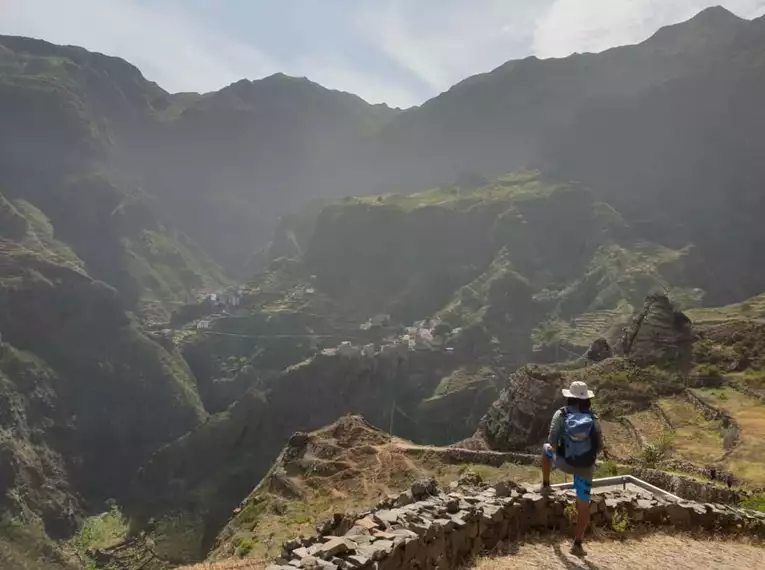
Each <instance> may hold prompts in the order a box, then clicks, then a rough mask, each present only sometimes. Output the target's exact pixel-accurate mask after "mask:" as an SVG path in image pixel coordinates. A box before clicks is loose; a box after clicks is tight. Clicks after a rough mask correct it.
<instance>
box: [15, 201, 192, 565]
mask: <svg viewBox="0 0 765 570" xmlns="http://www.w3.org/2000/svg"><path fill="white" fill-rule="evenodd" d="M22 212H24V213H22ZM30 213H32V214H34V213H37V214H38V217H28V216H30ZM0 216H2V217H3V220H2V221H3V224H2V227H3V231H2V235H1V236H0V332H1V333H2V344H0V455H1V456H2V461H1V463H2V468H0V520H2V521H4V522H3V524H7V525H10V527H9V528H10V529H11V530H13V529H16V530H15V531H14V532H11V533H9V534H8V537H9V538H7V539H6V538H4V540H6V541H7V540H10V541H11V542H12V543H13V544H11V545H10V546H8V545H7V544H6V543H4V544H5V546H7V547H8V548H9V552H11V551H12V553H13V552H15V553H16V554H12V553H11V554H8V556H13V557H12V558H10V560H17V558H14V557H18V556H21V555H22V554H21V553H24V552H26V553H27V554H28V555H29V557H30V558H29V560H24V561H23V564H27V563H29V564H32V563H33V561H34V560H37V559H38V558H40V557H42V558H40V559H41V560H48V562H49V563H51V564H53V563H56V564H59V563H64V561H65V558H64V557H62V556H61V555H60V554H56V552H57V551H56V549H55V548H53V547H52V546H51V545H49V544H47V543H46V540H48V538H46V537H52V538H66V537H68V536H70V535H71V534H72V533H73V532H74V531H75V530H76V529H77V525H78V524H79V521H80V518H81V516H82V514H83V513H84V512H85V511H86V510H87V509H88V508H90V507H93V506H97V505H99V504H100V503H101V502H102V501H103V500H105V499H107V498H116V499H118V500H119V499H122V498H123V497H124V496H125V492H126V490H127V485H128V482H129V479H130V477H131V474H132V473H133V472H134V471H135V470H136V469H137V468H138V466H139V465H140V464H141V463H143V462H144V461H145V460H146V459H147V458H148V456H149V455H150V454H151V453H152V452H153V451H155V450H156V449H157V448H158V447H160V446H161V445H162V444H164V443H167V442H169V441H171V440H173V439H175V438H177V437H179V436H181V435H182V434H183V433H185V432H186V431H188V430H189V429H191V428H193V427H194V426H195V425H197V424H198V423H199V422H200V421H201V420H202V418H203V417H204V415H205V414H204V411H203V409H202V406H201V403H200V400H199V396H198V395H197V393H196V389H195V385H194V381H193V379H192V377H191V375H190V374H189V372H188V369H187V367H186V365H185V364H184V363H183V361H182V360H181V359H180V358H179V357H178V356H177V355H176V354H171V353H169V352H167V351H166V350H165V349H164V348H162V347H160V346H159V345H158V344H156V343H155V342H153V341H151V340H149V339H148V338H147V337H146V336H144V335H143V334H142V333H141V331H140V330H139V328H138V327H137V326H136V325H135V324H134V323H133V322H131V320H130V318H129V316H128V315H127V314H126V313H125V312H124V309H123V305H122V304H121V300H120V296H119V294H118V293H117V291H116V290H115V289H113V288H111V287H109V286H108V285H106V284H104V283H102V282H99V281H96V280H94V279H92V278H91V277H90V276H89V275H88V274H87V273H85V271H84V269H83V268H84V266H85V263H84V262H83V261H82V260H80V259H79V258H78V257H77V256H76V255H75V254H74V253H73V252H72V251H71V250H70V249H69V248H68V247H67V246H66V245H64V244H62V243H60V242H57V241H56V240H55V239H53V237H52V235H51V234H50V233H49V232H45V231H42V230H44V229H45V227H46V226H45V223H44V221H45V218H44V217H40V216H39V211H38V210H36V209H34V208H33V207H31V206H28V205H24V204H22V205H21V207H18V208H17V207H16V206H14V205H12V204H11V203H10V202H8V201H7V200H5V199H4V198H2V196H1V195H0ZM13 537H16V538H13ZM14 544H15V546H14ZM24 545H26V546H24ZM51 557H53V558H51ZM54 559H55V560H54ZM19 560H21V559H19ZM19 564H22V562H19ZM17 567H18V566H17ZM21 567H24V566H23V565H22V566H21ZM30 567H34V566H30Z"/></svg>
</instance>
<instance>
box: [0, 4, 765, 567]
mask: <svg viewBox="0 0 765 570" xmlns="http://www.w3.org/2000/svg"><path fill="white" fill-rule="evenodd" d="M764 26H765V18H760V19H755V20H751V21H749V20H743V19H740V18H737V17H736V16H734V15H733V14H730V13H729V12H727V11H725V10H723V9H710V10H706V11H704V12H702V13H701V14H699V15H698V16H696V17H695V18H693V19H691V20H690V21H688V22H685V23H682V24H678V25H676V26H671V27H668V28H663V29H661V30H659V31H658V32H657V33H656V35H654V36H652V37H651V38H650V39H648V40H647V41H645V42H643V43H641V44H638V45H633V46H624V47H620V48H616V49H613V50H609V51H606V52H604V53H600V54H577V55H573V56H571V57H569V58H565V59H560V60H538V59H536V58H529V59H525V60H519V61H511V62H508V63H507V64H505V65H503V66H502V67H500V68H498V69H496V70H494V71H492V72H490V73H487V74H484V75H480V76H476V77H473V78H469V79H467V80H465V81H464V82H462V83H459V84H458V85H456V86H454V87H453V88H451V89H450V90H448V91H446V92H445V93H443V94H441V95H439V96H438V97H436V98H434V99H432V100H430V101H427V102H426V103H424V104H423V105H422V106H420V107H415V108H411V109H407V110H403V111H402V110H397V109H391V108H389V107H387V106H385V105H370V104H368V103H366V102H365V101H363V100H362V99H360V98H359V97H356V96H355V95H351V94H348V93H343V92H339V91H332V90H329V89H325V88H324V87H322V86H320V85H317V84H315V83H312V82H311V81H309V80H307V79H305V78H292V77H287V76H285V75H281V74H277V75H273V76H271V77H267V78H265V79H262V80H257V81H249V80H241V81H238V82H236V83H233V84H231V85H229V86H228V87H225V88H224V89H221V90H219V91H216V92H211V93H205V94H191V93H181V94H173V93H169V92H167V91H165V90H164V89H162V88H161V87H160V86H158V85H156V84H155V83H152V82H150V81H148V80H146V79H145V78H144V76H143V75H142V73H141V71H139V70H138V68H136V67H134V66H133V65H132V64H130V63H128V62H126V61H124V60H121V59H119V58H116V57H111V56H108V55H103V54H98V53H93V52H89V51H87V50H85V49H83V48H78V47H73V46H58V45H54V44H50V43H47V42H45V41H42V40H36V39H31V38H23V37H16V36H0V125H2V128H0V531H1V532H0V568H2V569H3V570H5V568H8V569H9V570H11V569H25V570H38V569H40V570H42V569H46V570H50V569H53V570H170V569H171V568H183V567H186V565H190V564H204V563H206V562H209V563H213V562H215V563H223V564H224V566H223V568H236V567H237V566H236V564H238V563H239V562H242V563H243V564H250V565H249V566H243V567H247V568H250V567H257V565H261V564H262V565H263V566H264V567H265V566H266V565H267V563H269V562H270V561H271V560H273V559H274V558H276V557H278V556H280V554H281V553H282V545H283V543H285V542H287V541H290V540H291V539H294V538H295V537H296V536H299V535H303V536H312V535H313V534H314V533H315V530H316V528H317V525H318V526H319V527H321V526H322V524H324V521H326V520H327V519H332V518H333V517H336V515H338V516H339V515H341V514H342V513H345V512H354V513H358V512H361V511H363V510H366V509H371V508H373V507H375V505H378V504H379V503H380V501H385V500H386V497H389V495H395V496H397V497H400V494H401V493H404V492H406V490H407V489H410V487H411V486H412V484H413V483H415V482H417V481H421V480H423V479H428V478H434V479H435V481H436V482H437V484H438V485H439V486H440V488H441V489H449V488H450V484H451V483H452V482H454V481H462V483H460V484H472V483H475V482H476V481H478V482H480V481H479V480H483V481H484V482H485V483H486V484H491V485H497V484H501V483H502V482H507V481H512V482H514V483H513V485H514V484H515V483H519V484H536V483H538V479H539V467H538V462H539V457H538V456H539V449H540V445H541V444H542V443H543V441H544V440H545V438H546V437H547V430H548V428H549V423H550V418H551V416H552V414H553V413H554V412H555V411H556V410H557V409H558V408H560V406H561V405H562V404H563V399H562V396H561V392H560V389H561V388H563V387H566V386H568V385H569V384H570V383H571V382H572V381H576V380H581V381H585V382H586V383H587V384H588V386H589V387H590V388H591V389H592V390H594V391H595V393H596V399H595V400H594V402H593V404H594V407H595V410H596V412H597V413H598V415H599V417H600V419H601V421H602V426H603V431H604V436H605V441H606V447H607V449H608V450H609V452H610V454H609V457H608V458H605V457H604V458H603V459H602V461H601V462H600V463H599V466H598V475H603V476H615V475H622V474H635V475H636V476H639V477H641V478H643V479H645V480H646V481H648V482H650V483H652V484H654V485H656V486H659V487H661V488H664V489H666V490H667V491H668V492H670V493H675V494H677V495H678V496H681V497H683V498H684V499H696V500H699V501H703V502H710V503H725V504H731V505H737V506H741V507H745V508H750V509H753V510H755V511H757V510H759V511H762V510H763V509H765V506H764V505H765V499H763V497H764V496H765V494H764V493H765V459H763V454H762V452H763V451H765V449H764V448H763V445H764V444H763V443H762V442H763V441H765V440H763V436H765V321H764V320H763V319H765V293H763V291H765V272H763V271H761V270H760V269H759V267H760V266H761V263H759V262H760V260H761V257H762V255H761V249H762V248H761V247H760V246H761V243H762V242H763V239H764V238H765V235H764V234H763V233H762V227H761V224H760V219H761V217H762V205H761V204H760V203H759V201H758V197H759V195H760V193H761V187H762V181H763V180H765V172H763V171H762V167H761V161H760V160H756V158H755V157H756V155H757V152H758V150H759V149H765V138H763V134H762V133H765V129H761V128H760V127H761V126H762V124H763V120H765V115H763V113H762V109H761V105H759V101H760V99H761V97H760V95H762V91H763V90H764V89H765V82H763V80H762V77H763V75H762V58H761V53H762V51H763V49H765V44H763V38H764V37H765V34H763V33H762V32H763V31H765V27H764ZM540 94H542V96H540ZM732 102H735V104H733V103H732ZM563 480H564V478H563V476H559V477H558V478H557V479H556V480H555V481H556V482H562V481H563ZM471 482H472V483H471ZM476 484H477V483H476ZM391 500H392V499H391ZM558 506H560V507H561V509H562V508H563V506H562V505H558ZM503 508H504V507H503ZM508 508H510V507H508ZM556 508H557V507H556ZM641 512H642V511H641ZM513 516H514V515H513ZM641 516H642V515H641ZM753 516H754V515H753ZM668 540H669V539H668ZM476 548H478V547H476ZM482 564H484V566H483V567H490V566H489V565H490V564H491V562H485V563H483V562H482ZM479 567H481V566H479Z"/></svg>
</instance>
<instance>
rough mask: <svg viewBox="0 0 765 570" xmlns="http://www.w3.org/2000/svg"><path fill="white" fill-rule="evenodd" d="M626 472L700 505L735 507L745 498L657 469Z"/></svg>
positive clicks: (641, 468) (734, 490) (635, 469)
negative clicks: (722, 504)
mask: <svg viewBox="0 0 765 570" xmlns="http://www.w3.org/2000/svg"><path fill="white" fill-rule="evenodd" d="M627 471H628V472H629V474H630V475H632V476H633V477H637V478H638V479H642V480H643V481H645V482H646V483H650V484H651V485H654V486H655V487H659V488H660V489H663V490H665V491H667V492H669V493H672V494H673V495H677V496H678V497H681V498H683V499H687V500H695V501H699V502H702V503H726V504H735V505H737V504H738V503H739V502H740V501H741V499H742V498H743V497H744V496H745V493H744V492H742V491H737V490H736V489H726V488H725V487H719V486H717V485H714V484H712V483H705V482H704V481H696V480H695V479H692V478H691V477H683V476H682V475H675V474H674V473H667V472H665V471H659V470H657V469H646V468H644V467H632V468H628V469H627Z"/></svg>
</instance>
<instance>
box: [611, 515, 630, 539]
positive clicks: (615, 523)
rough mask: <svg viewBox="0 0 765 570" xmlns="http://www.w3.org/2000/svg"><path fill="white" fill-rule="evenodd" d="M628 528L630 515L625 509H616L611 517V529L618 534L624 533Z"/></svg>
mask: <svg viewBox="0 0 765 570" xmlns="http://www.w3.org/2000/svg"><path fill="white" fill-rule="evenodd" d="M629 528H630V517H629V515H628V514H627V511H623V510H616V511H614V514H613V516H612V517H611V529H612V530H613V531H614V532H618V533H619V534H622V533H625V532H627V531H628V530H629Z"/></svg>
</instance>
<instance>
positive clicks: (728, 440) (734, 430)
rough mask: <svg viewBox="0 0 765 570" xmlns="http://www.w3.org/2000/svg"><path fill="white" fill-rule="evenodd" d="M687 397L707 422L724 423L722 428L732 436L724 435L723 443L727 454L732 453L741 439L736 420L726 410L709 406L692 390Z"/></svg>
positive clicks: (686, 392)
mask: <svg viewBox="0 0 765 570" xmlns="http://www.w3.org/2000/svg"><path fill="white" fill-rule="evenodd" d="M685 396H686V398H687V399H688V401H689V402H691V403H692V404H693V405H694V406H695V407H696V409H697V410H699V411H700V412H701V414H702V415H703V416H704V417H705V418H706V419H707V420H712V421H719V422H721V423H722V426H723V427H724V428H725V429H726V430H728V432H729V433H730V435H727V434H724V435H725V441H724V442H723V443H724V444H725V450H726V452H728V453H730V452H731V451H732V450H733V449H734V448H735V447H736V445H738V443H739V440H740V439H741V428H740V427H739V425H738V423H737V422H736V420H735V418H734V417H733V416H732V415H730V414H729V413H728V412H726V411H725V410H721V409H719V408H716V407H714V406H712V405H711V404H708V403H707V402H705V401H704V400H702V399H701V398H699V397H698V396H697V395H696V394H694V393H693V391H692V390H686V391H685ZM726 455H727V453H726Z"/></svg>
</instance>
